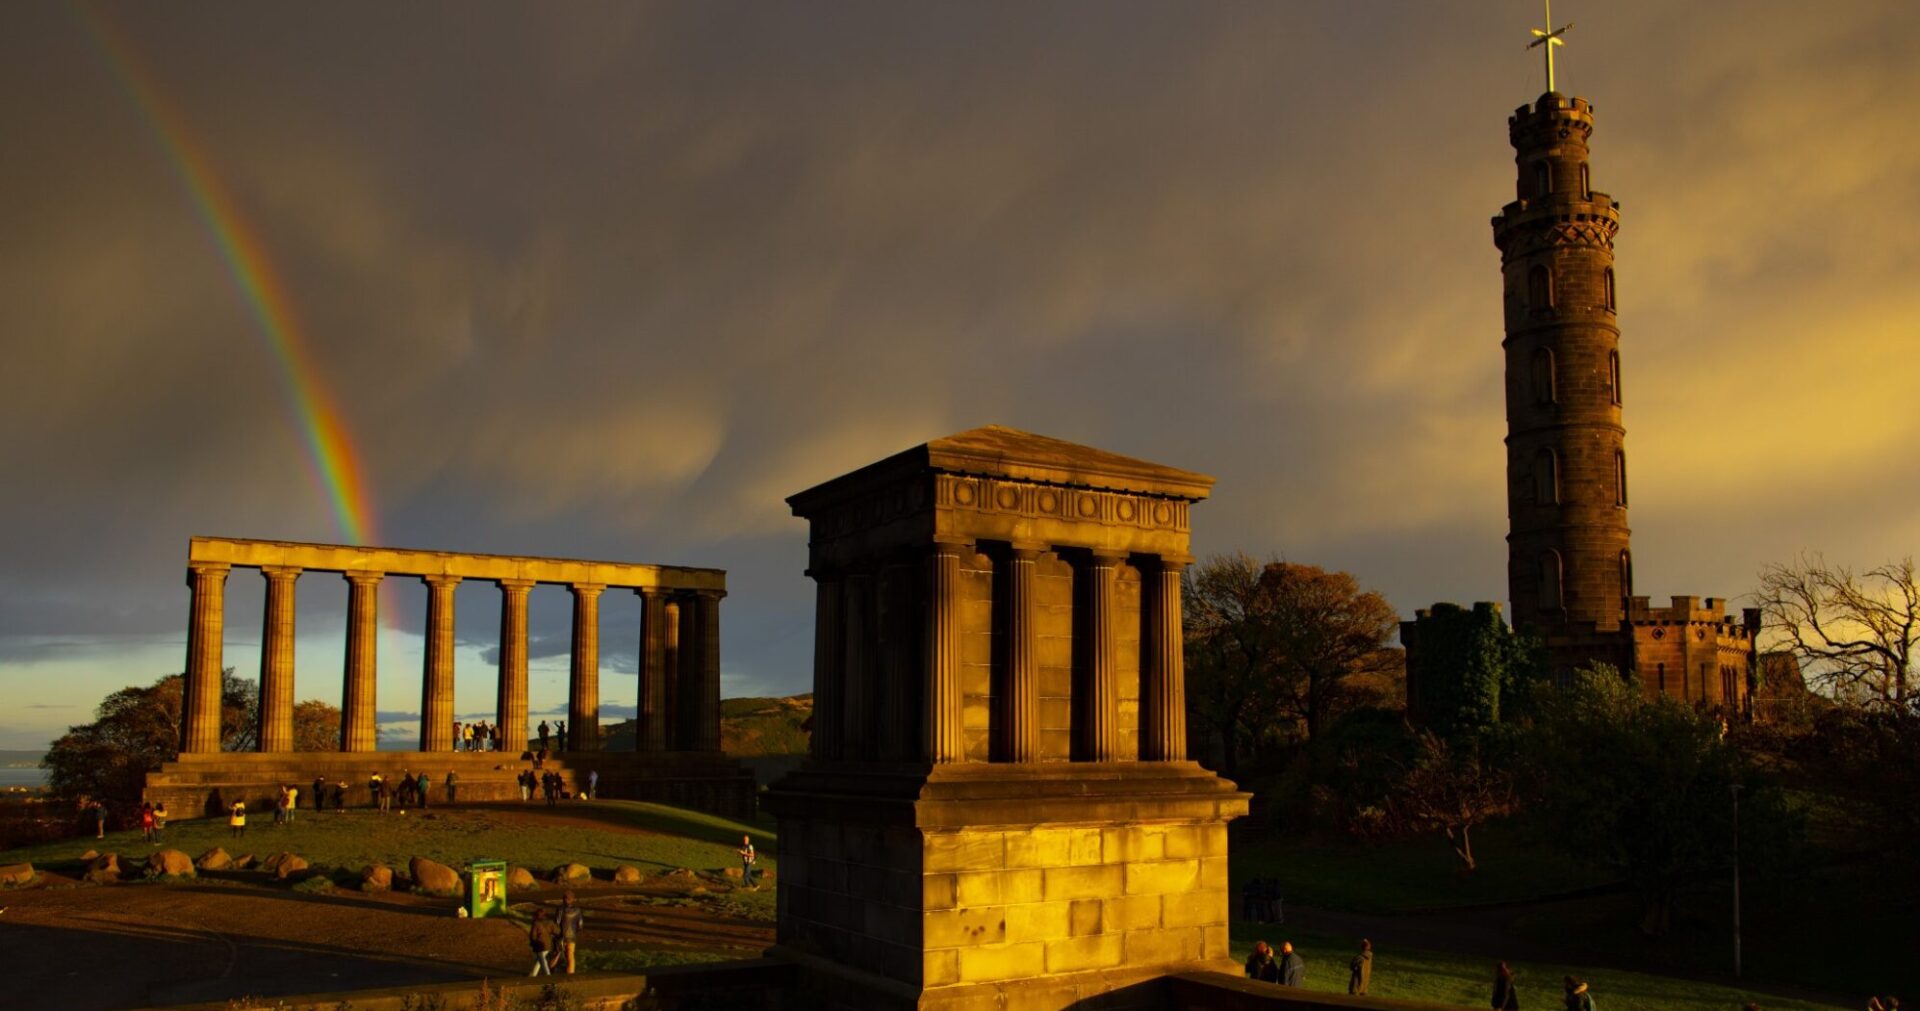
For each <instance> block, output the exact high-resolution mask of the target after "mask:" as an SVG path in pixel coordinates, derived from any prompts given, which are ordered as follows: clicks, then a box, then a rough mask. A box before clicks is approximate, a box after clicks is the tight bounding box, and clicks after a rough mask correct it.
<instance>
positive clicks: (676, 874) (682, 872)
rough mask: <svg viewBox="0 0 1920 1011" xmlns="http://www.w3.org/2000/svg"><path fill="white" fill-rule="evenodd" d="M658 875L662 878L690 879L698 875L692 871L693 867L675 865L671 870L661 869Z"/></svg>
mask: <svg viewBox="0 0 1920 1011" xmlns="http://www.w3.org/2000/svg"><path fill="white" fill-rule="evenodd" d="M660 876H661V877H663V878H686V879H691V878H697V877H699V876H700V875H698V874H696V873H694V871H693V869H692V868H690V867H675V868H674V869H673V870H670V871H661V872H660Z"/></svg>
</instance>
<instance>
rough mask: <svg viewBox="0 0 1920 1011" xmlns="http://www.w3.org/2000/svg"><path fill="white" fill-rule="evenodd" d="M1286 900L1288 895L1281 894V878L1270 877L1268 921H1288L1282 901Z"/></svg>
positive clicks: (1268, 885) (1267, 892) (1267, 894)
mask: <svg viewBox="0 0 1920 1011" xmlns="http://www.w3.org/2000/svg"><path fill="white" fill-rule="evenodd" d="M1285 901H1286V896H1284V895H1281V894H1280V879H1279V878H1268V879H1267V891H1266V902H1267V911H1266V920H1267V922H1268V923H1285V922H1287V913H1286V910H1285V909H1284V908H1282V903H1284V902H1285Z"/></svg>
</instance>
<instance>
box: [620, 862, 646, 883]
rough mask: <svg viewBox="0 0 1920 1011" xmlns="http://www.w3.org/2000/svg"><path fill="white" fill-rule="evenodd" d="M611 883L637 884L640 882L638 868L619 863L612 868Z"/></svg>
mask: <svg viewBox="0 0 1920 1011" xmlns="http://www.w3.org/2000/svg"><path fill="white" fill-rule="evenodd" d="M613 883H614V884H616V885H637V884H639V883H640V868H638V867H629V866H627V865H626V864H621V865H620V866H618V867H615V868H614V869H613Z"/></svg>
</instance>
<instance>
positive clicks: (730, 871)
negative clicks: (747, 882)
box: [720, 867, 740, 878]
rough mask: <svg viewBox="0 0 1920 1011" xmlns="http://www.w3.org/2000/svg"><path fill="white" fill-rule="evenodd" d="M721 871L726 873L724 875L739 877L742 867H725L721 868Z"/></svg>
mask: <svg viewBox="0 0 1920 1011" xmlns="http://www.w3.org/2000/svg"><path fill="white" fill-rule="evenodd" d="M720 873H721V874H724V875H726V876H727V877H730V878H738V877H739V876H740V868H738V867H723V868H721V869H720Z"/></svg>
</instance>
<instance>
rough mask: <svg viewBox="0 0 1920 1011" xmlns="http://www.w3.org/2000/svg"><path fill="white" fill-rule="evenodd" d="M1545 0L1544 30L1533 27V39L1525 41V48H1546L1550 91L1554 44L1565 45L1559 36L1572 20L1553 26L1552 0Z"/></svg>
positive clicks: (1564, 31)
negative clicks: (1545, 16) (1545, 22)
mask: <svg viewBox="0 0 1920 1011" xmlns="http://www.w3.org/2000/svg"><path fill="white" fill-rule="evenodd" d="M1545 2H1546V5H1547V27H1546V30H1545V31H1542V30H1540V29H1538V28H1535V29H1534V30H1533V41H1532V42H1529V43H1527V48H1528V49H1532V48H1534V47H1535V46H1538V47H1539V48H1541V49H1543V50H1546V57H1547V90H1548V91H1552V90H1553V48H1554V47H1555V46H1564V45H1566V43H1565V42H1562V41H1561V40H1560V36H1562V35H1565V34H1566V33H1567V29H1569V28H1572V27H1573V22H1571V21H1569V22H1567V23H1566V24H1564V25H1561V26H1560V27H1558V28H1555V27H1554V26H1553V0H1545Z"/></svg>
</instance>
